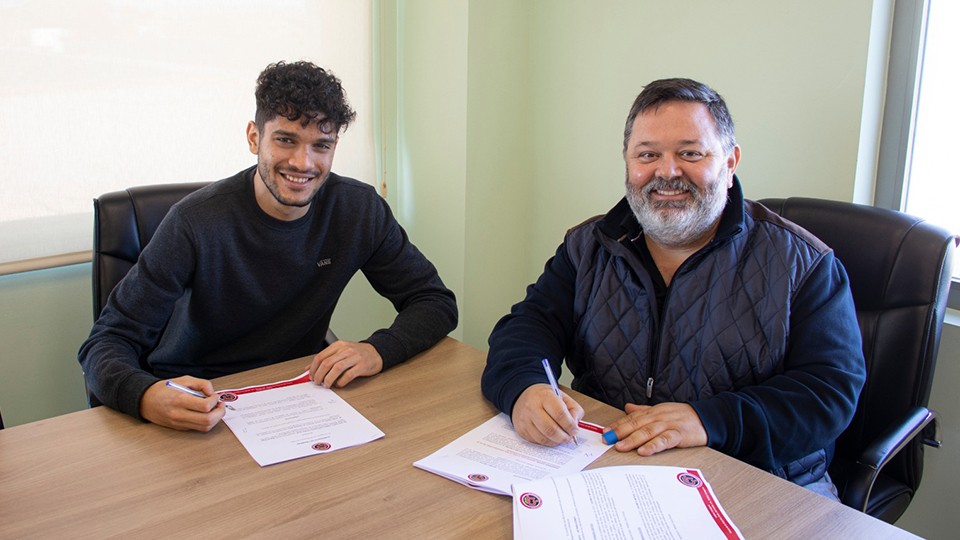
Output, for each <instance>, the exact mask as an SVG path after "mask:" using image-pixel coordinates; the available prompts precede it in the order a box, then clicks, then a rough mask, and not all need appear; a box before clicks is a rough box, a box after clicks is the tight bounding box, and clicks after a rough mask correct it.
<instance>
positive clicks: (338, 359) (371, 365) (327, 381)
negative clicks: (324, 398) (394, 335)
mask: <svg viewBox="0 0 960 540" xmlns="http://www.w3.org/2000/svg"><path fill="white" fill-rule="evenodd" d="M308 369H309V370H310V378H311V379H312V380H313V382H315V383H317V384H319V385H321V386H324V387H326V388H333V387H334V385H336V386H337V387H340V388H342V387H344V386H346V385H347V384H349V383H350V381H352V380H354V379H356V378H357V377H369V376H370V375H376V374H377V373H380V372H381V371H382V370H383V359H382V358H381V357H380V353H378V352H377V349H376V348H374V346H373V345H370V344H369V343H354V342H352V341H335V342H333V343H332V344H331V345H330V346H329V347H327V348H326V349H324V350H322V351H320V352H319V353H317V355H316V356H314V357H313V362H312V363H311V364H310V367H309V368H308Z"/></svg>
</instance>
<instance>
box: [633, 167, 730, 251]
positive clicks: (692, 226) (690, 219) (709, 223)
mask: <svg viewBox="0 0 960 540" xmlns="http://www.w3.org/2000/svg"><path fill="white" fill-rule="evenodd" d="M626 185H627V202H628V203H629V204H630V209H631V210H633V215H634V216H636V218H637V221H638V222H639V223H640V226H641V227H643V234H645V235H647V236H649V237H650V238H651V239H652V240H654V241H656V242H657V243H659V244H663V245H665V246H670V247H683V246H687V245H690V244H695V243H697V242H699V241H701V240H702V239H703V238H704V237H705V236H706V235H707V234H709V232H710V230H711V229H712V228H713V226H714V225H716V223H717V221H718V220H719V219H720V216H721V214H723V209H724V207H726V205H727V190H726V189H725V187H724V184H723V183H722V182H713V183H712V184H711V185H710V186H708V187H707V188H706V189H704V190H701V189H700V188H698V187H697V186H696V184H694V183H693V182H690V181H689V180H687V179H686V178H683V177H678V178H670V179H667V178H657V179H655V180H654V181H653V182H650V183H649V184H647V185H646V186H644V187H643V188H638V187H636V186H634V185H632V184H631V183H630V182H629V181H628V182H627V183H626ZM672 189H686V190H688V191H689V192H690V196H691V199H692V201H691V202H680V201H676V202H673V201H666V202H657V203H654V202H653V201H651V199H650V194H651V193H652V192H653V191H655V190H672Z"/></svg>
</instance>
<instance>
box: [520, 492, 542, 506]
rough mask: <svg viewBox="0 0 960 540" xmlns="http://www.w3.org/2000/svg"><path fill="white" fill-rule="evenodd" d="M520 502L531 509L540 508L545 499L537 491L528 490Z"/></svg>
mask: <svg viewBox="0 0 960 540" xmlns="http://www.w3.org/2000/svg"><path fill="white" fill-rule="evenodd" d="M520 504H522V505H523V506H525V507H527V508H530V509H533V508H540V506H541V505H542V504H543V499H541V498H540V496H539V495H537V494H536V493H530V492H527V493H524V494H523V495H521V496H520Z"/></svg>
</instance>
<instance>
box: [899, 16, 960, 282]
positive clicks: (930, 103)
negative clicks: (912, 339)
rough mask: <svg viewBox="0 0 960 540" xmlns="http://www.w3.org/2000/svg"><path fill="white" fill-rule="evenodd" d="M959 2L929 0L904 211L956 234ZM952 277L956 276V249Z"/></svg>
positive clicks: (959, 212) (959, 213)
mask: <svg viewBox="0 0 960 540" xmlns="http://www.w3.org/2000/svg"><path fill="white" fill-rule="evenodd" d="M958 53H960V2H957V1H956V0H931V1H930V7H929V15H928V18H927V36H926V44H925V46H924V53H923V57H922V58H923V68H922V72H921V78H920V94H919V98H918V102H917V103H918V106H917V117H916V125H915V127H914V136H913V151H912V159H911V163H910V172H909V176H908V178H907V181H906V185H907V191H906V204H905V207H904V210H905V211H906V212H907V213H909V214H913V215H916V216H920V217H923V218H925V219H927V220H929V221H931V222H933V223H936V224H938V225H941V226H943V227H946V228H947V229H948V230H950V231H951V232H953V233H955V234H958V233H960V207H958V204H957V203H958V201H960V167H958V166H957V165H956V164H957V162H958V160H960V148H958V146H957V130H958V128H960V112H958V111H960V108H958V106H957V93H958V87H960V70H958V69H957V68H956V66H957V56H958ZM953 277H954V278H960V251H958V258H957V259H955V260H954V265H953Z"/></svg>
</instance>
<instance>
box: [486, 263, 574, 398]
mask: <svg viewBox="0 0 960 540" xmlns="http://www.w3.org/2000/svg"><path fill="white" fill-rule="evenodd" d="M575 281H576V268H575V267H574V265H573V263H572V262H571V259H570V257H569V256H568V254H567V252H566V249H565V246H564V245H561V246H560V247H559V248H558V249H557V252H556V254H555V255H554V256H553V257H552V258H551V259H550V260H548V261H547V264H546V266H545V268H544V271H543V274H542V275H541V276H540V278H539V279H538V280H537V282H536V283H534V284H533V285H530V286H529V287H527V295H526V297H525V298H524V299H523V301H521V302H519V303H518V304H516V305H514V306H513V308H512V309H511V310H510V313H509V314H507V315H506V316H504V317H503V318H502V319H500V321H499V322H498V323H497V324H496V326H495V327H494V329H493V332H492V333H491V334H490V339H489V345H490V350H489V352H488V353H487V365H486V367H485V369H484V371H483V376H482V378H481V389H482V391H483V395H484V396H485V397H486V398H487V399H488V400H490V402H491V403H493V404H494V405H495V406H496V407H497V408H498V409H499V410H501V411H503V412H504V413H506V414H508V415H512V413H513V405H514V403H515V402H516V400H517V398H518V397H519V396H520V394H521V393H522V392H523V391H524V390H525V389H526V388H527V387H529V386H531V385H533V384H537V383H547V382H548V381H547V377H546V374H545V373H544V371H543V365H542V362H541V361H542V359H543V358H547V359H548V360H549V361H550V363H551V364H552V366H553V371H554V373H555V374H557V373H560V371H561V367H562V364H563V359H564V357H565V356H566V352H567V351H568V350H569V349H570V340H571V337H570V336H573V330H574V320H573V313H574V309H573V298H574V283H575Z"/></svg>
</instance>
